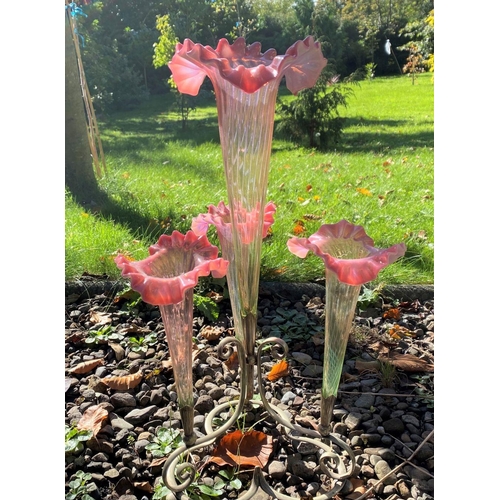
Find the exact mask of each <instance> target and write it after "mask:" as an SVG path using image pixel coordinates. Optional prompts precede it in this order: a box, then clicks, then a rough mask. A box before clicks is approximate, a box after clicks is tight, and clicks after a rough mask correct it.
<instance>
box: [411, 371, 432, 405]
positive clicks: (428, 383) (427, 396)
mask: <svg viewBox="0 0 500 500" xmlns="http://www.w3.org/2000/svg"><path fill="white" fill-rule="evenodd" d="M410 378H411V379H412V380H415V381H416V387H415V392H416V393H417V394H418V395H419V396H421V397H422V399H424V400H425V403H426V405H427V407H428V408H434V373H426V374H425V375H420V374H413V375H410Z"/></svg>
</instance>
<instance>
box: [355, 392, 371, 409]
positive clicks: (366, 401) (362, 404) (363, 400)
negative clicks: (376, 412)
mask: <svg viewBox="0 0 500 500" xmlns="http://www.w3.org/2000/svg"><path fill="white" fill-rule="evenodd" d="M374 404H375V395H374V394H362V395H361V396H359V398H358V399H356V401H355V402H354V406H356V407H357V408H366V409H367V410H369V409H370V408H371V407H372V406H373V405H374Z"/></svg>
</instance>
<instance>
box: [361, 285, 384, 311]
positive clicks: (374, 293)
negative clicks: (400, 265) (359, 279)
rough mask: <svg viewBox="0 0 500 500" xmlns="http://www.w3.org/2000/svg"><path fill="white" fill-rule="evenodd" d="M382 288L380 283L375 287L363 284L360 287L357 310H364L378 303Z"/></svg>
mask: <svg viewBox="0 0 500 500" xmlns="http://www.w3.org/2000/svg"><path fill="white" fill-rule="evenodd" d="M382 288H383V284H380V285H378V286H377V287H375V288H369V287H367V286H364V285H363V287H362V288H361V293H360V294H359V297H358V308H359V310H360V311H366V310H367V309H368V308H369V307H374V306H376V305H378V302H379V299H380V292H381V291H382Z"/></svg>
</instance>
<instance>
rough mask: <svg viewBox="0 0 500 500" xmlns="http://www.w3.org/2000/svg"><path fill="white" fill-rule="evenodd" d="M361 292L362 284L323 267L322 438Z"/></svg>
mask: <svg viewBox="0 0 500 500" xmlns="http://www.w3.org/2000/svg"><path fill="white" fill-rule="evenodd" d="M360 289H361V285H356V286H353V285H347V284H345V283H342V282H340V281H339V280H338V278H337V275H336V274H335V273H334V272H333V271H331V270H329V269H328V267H326V292H325V316H326V319H325V351H324V359H323V386H322V389H321V413H320V426H319V431H320V432H321V434H322V435H327V434H329V432H331V429H330V422H331V420H332V415H333V406H334V404H335V398H336V397H337V390H338V388H339V384H340V376H341V374H342V367H343V364H344V357H345V352H346V348H347V340H348V338H349V333H350V331H351V327H352V320H353V318H354V311H355V310H356V303H357V301H358V297H359V292H360Z"/></svg>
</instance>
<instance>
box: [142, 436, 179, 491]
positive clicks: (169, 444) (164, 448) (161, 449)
mask: <svg viewBox="0 0 500 500" xmlns="http://www.w3.org/2000/svg"><path fill="white" fill-rule="evenodd" d="M181 442H182V436H181V433H180V431H179V430H178V429H171V428H170V427H169V428H167V427H160V428H159V429H158V430H157V431H156V436H154V437H153V440H152V442H151V443H149V444H148V445H146V450H148V451H149V452H151V455H152V456H153V457H154V458H160V457H165V456H167V455H168V454H169V453H171V452H172V451H173V450H175V449H176V448H178V447H179V445H180V444H181ZM160 498H161V497H160Z"/></svg>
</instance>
